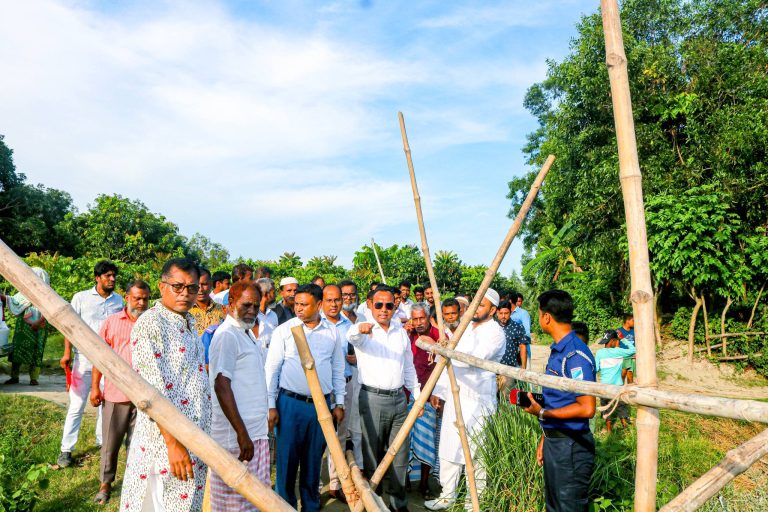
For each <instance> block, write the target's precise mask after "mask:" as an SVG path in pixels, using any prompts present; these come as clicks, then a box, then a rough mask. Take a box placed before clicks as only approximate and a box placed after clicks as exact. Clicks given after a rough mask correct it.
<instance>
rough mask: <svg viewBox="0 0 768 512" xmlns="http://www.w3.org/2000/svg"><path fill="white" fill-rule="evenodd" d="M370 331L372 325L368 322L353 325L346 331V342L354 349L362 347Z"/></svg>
mask: <svg viewBox="0 0 768 512" xmlns="http://www.w3.org/2000/svg"><path fill="white" fill-rule="evenodd" d="M371 329H373V324H371V323H368V322H361V323H359V324H354V325H353V326H352V327H350V328H349V331H347V341H349V342H350V343H351V344H352V346H353V347H355V348H359V347H362V346H363V344H364V343H365V341H366V340H367V339H368V335H369V334H370V333H371Z"/></svg>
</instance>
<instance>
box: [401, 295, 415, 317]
mask: <svg viewBox="0 0 768 512" xmlns="http://www.w3.org/2000/svg"><path fill="white" fill-rule="evenodd" d="M411 307H413V301H412V300H411V299H406V300H404V301H402V302H401V303H400V308H402V310H403V311H404V312H405V316H406V318H411Z"/></svg>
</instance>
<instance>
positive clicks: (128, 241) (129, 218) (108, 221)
mask: <svg viewBox="0 0 768 512" xmlns="http://www.w3.org/2000/svg"><path fill="white" fill-rule="evenodd" d="M60 229H62V230H65V231H67V232H69V233H72V234H73V235H74V236H75V237H76V238H77V244H78V245H77V246H78V252H79V253H80V254H84V255H87V256H93V257H98V258H108V259H113V260H118V261H124V262H142V261H147V260H151V259H154V258H155V257H156V256H157V255H158V254H160V255H164V256H166V257H167V256H170V255H178V256H183V255H185V253H186V250H187V247H186V240H185V238H184V237H183V236H181V235H180V234H179V229H178V227H176V225H175V224H174V223H172V222H170V221H168V220H167V219H166V218H165V217H164V216H162V215H158V214H155V213H152V212H150V211H149V210H148V209H147V207H146V206H145V205H144V203H142V202H141V201H138V200H131V199H127V198H124V197H122V196H120V195H117V194H114V195H100V196H98V197H97V198H96V201H95V203H94V204H93V205H91V206H90V207H89V209H88V211H86V212H84V213H82V214H80V215H77V214H73V213H69V214H67V217H66V219H65V220H64V221H63V222H62V223H61V226H60Z"/></svg>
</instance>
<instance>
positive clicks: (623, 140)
mask: <svg viewBox="0 0 768 512" xmlns="http://www.w3.org/2000/svg"><path fill="white" fill-rule="evenodd" d="M600 5H601V8H602V17H603V33H604V35H605V57H606V59H605V60H606V65H607V66H608V76H609V78H610V83H611V100H612V102H613V116H614V121H615V124H616V141H617V145H618V149H619V176H620V180H621V191H622V196H623V198H624V213H625V216H626V220H627V242H628V245H629V266H630V276H631V285H632V293H631V294H630V299H631V301H632V310H633V313H634V316H635V320H636V324H635V342H636V347H637V356H636V358H637V375H636V378H637V383H638V385H640V386H644V387H655V386H656V385H657V381H656V346H655V343H654V334H653V325H654V311H653V287H652V285H651V270H650V265H649V257H648V238H647V234H646V225H645V207H644V204H643V183H642V175H641V173H640V162H639V161H638V157H637V142H636V140H635V125H634V121H633V119H632V99H631V96H630V91H629V75H628V73H627V57H626V55H625V53H624V39H623V35H622V29H621V19H620V17H619V3H618V0H601V1H600ZM658 456H659V411H658V410H654V409H650V408H647V407H638V409H637V466H636V472H635V511H636V512H647V511H652V510H656V477H657V469H658Z"/></svg>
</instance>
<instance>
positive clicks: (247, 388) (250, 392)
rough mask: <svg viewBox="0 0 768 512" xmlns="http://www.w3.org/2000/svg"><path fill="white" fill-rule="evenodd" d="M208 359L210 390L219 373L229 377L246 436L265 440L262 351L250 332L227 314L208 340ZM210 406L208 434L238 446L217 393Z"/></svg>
mask: <svg viewBox="0 0 768 512" xmlns="http://www.w3.org/2000/svg"><path fill="white" fill-rule="evenodd" d="M210 358H211V359H210V360H211V363H210V372H209V378H210V383H211V389H215V382H216V377H218V376H219V375H222V376H224V377H226V378H228V379H229V380H230V385H231V387H232V394H233V395H234V397H235V403H236V404H237V410H238V412H239V413H240V417H241V418H242V419H243V423H245V428H246V429H247V430H248V436H249V437H250V438H251V439H267V414H268V413H269V408H268V400H267V380H266V375H265V373H264V354H263V352H262V350H261V346H260V343H259V342H258V340H257V339H256V337H255V336H254V335H253V332H251V331H250V330H247V331H246V330H244V329H241V328H240V326H239V325H238V323H237V321H236V320H235V319H234V318H232V317H231V316H229V315H227V317H226V318H225V319H224V322H222V324H221V325H220V326H219V328H218V329H216V334H215V335H214V336H213V340H212V341H211V348H210ZM212 405H213V419H212V422H211V437H212V438H213V439H214V441H216V442H217V443H219V444H220V445H222V446H223V447H224V448H227V449H233V448H237V447H238V444H237V433H236V432H235V429H234V428H232V424H231V423H230V422H229V420H228V419H227V417H226V416H225V415H224V411H223V410H222V408H221V405H220V404H219V400H218V396H217V395H216V393H214V394H213V400H212Z"/></svg>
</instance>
